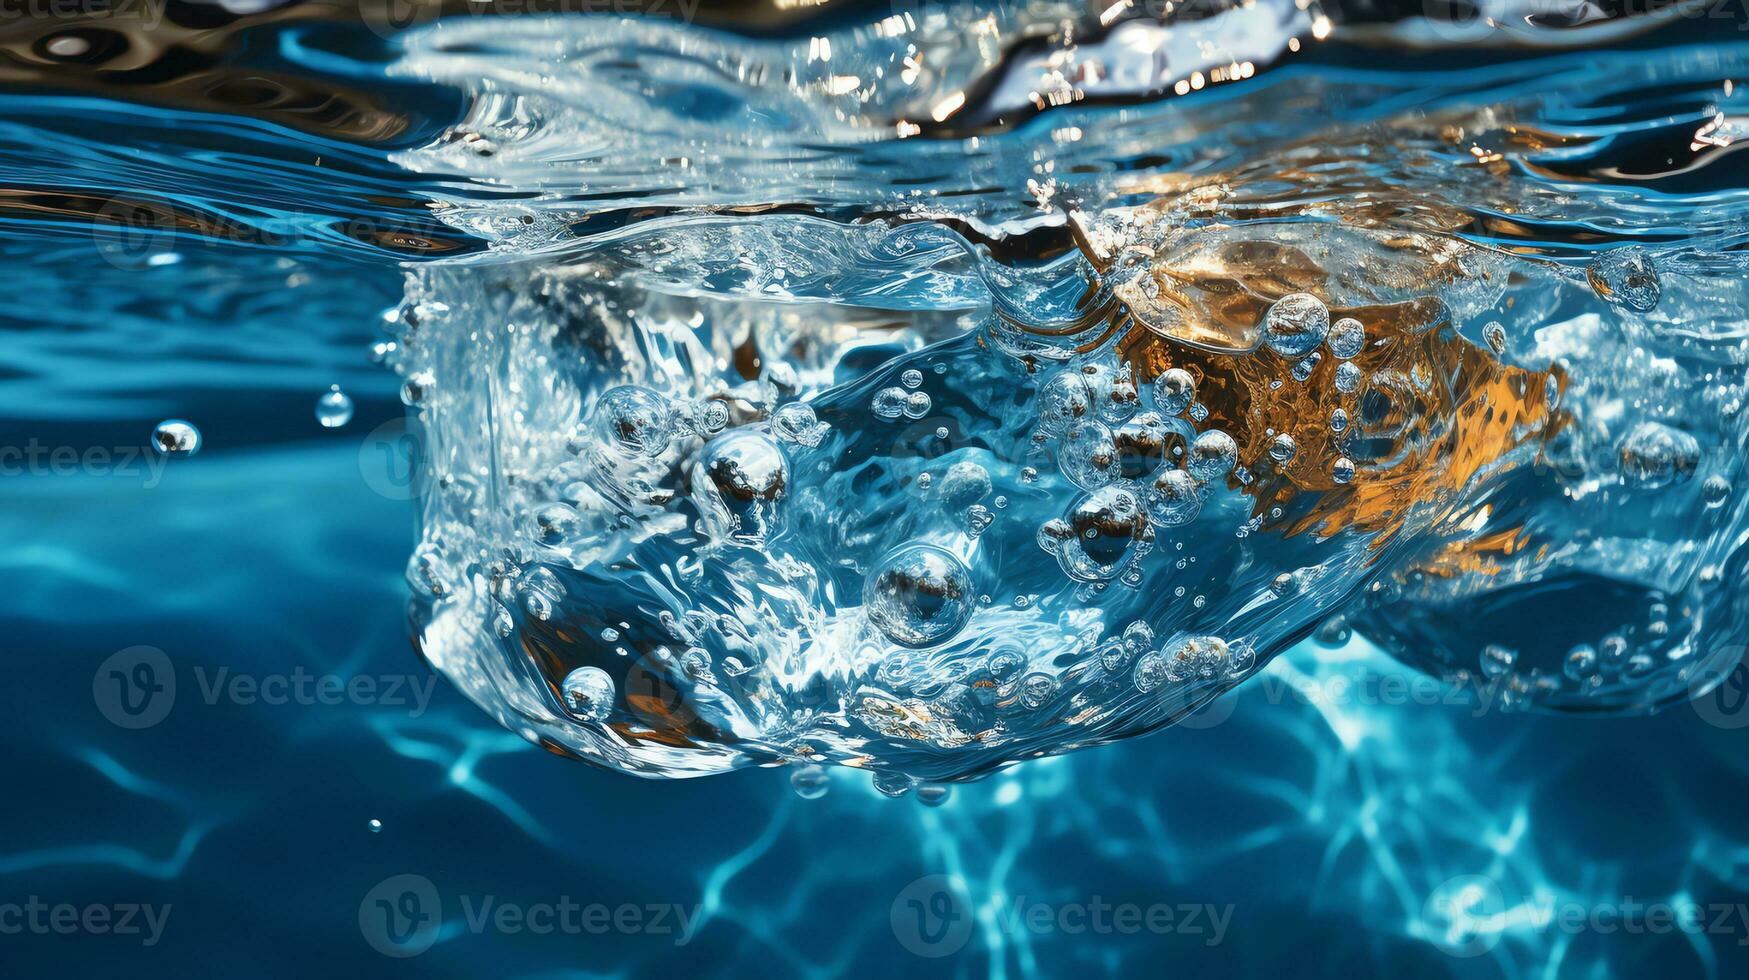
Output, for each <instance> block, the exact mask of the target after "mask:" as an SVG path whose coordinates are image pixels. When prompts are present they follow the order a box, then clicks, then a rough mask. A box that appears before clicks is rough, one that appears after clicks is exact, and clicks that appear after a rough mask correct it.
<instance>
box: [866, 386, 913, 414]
mask: <svg viewBox="0 0 1749 980" xmlns="http://www.w3.org/2000/svg"><path fill="white" fill-rule="evenodd" d="M907 397H908V396H907V395H906V394H905V389H903V388H899V387H892V388H882V389H881V390H880V391H877V392H875V395H874V400H873V401H872V402H870V403H869V411H871V412H873V413H874V414H875V417H877V418H883V419H896V418H898V417H899V416H901V415H904V414H905V399H906V398H907Z"/></svg>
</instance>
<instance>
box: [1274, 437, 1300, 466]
mask: <svg viewBox="0 0 1749 980" xmlns="http://www.w3.org/2000/svg"><path fill="white" fill-rule="evenodd" d="M1294 451H1295V447H1294V437H1293V436H1290V435H1288V434H1287V433H1285V432H1279V433H1276V436H1275V438H1274V439H1271V440H1270V441H1269V458H1270V459H1273V460H1275V461H1276V462H1277V463H1286V462H1289V461H1290V460H1292V459H1293V458H1294Z"/></svg>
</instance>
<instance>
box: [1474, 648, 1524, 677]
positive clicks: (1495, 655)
mask: <svg viewBox="0 0 1749 980" xmlns="http://www.w3.org/2000/svg"><path fill="white" fill-rule="evenodd" d="M1481 661H1482V673H1483V674H1486V675H1487V676H1489V677H1500V676H1502V675H1504V674H1508V673H1511V671H1512V668H1513V666H1514V665H1515V664H1517V663H1518V653H1517V651H1514V650H1509V649H1507V648H1506V647H1503V646H1500V645H1499V644H1497V643H1490V644H1488V645H1487V646H1485V647H1483V648H1482V657H1481Z"/></svg>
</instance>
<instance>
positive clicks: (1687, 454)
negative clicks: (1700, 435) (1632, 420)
mask: <svg viewBox="0 0 1749 980" xmlns="http://www.w3.org/2000/svg"><path fill="white" fill-rule="evenodd" d="M1616 462H1617V463H1618V464H1619V465H1620V469H1621V478H1622V482H1624V483H1626V484H1628V485H1629V486H1633V487H1638V488H1640V489H1642V490H1656V489H1659V488H1661V487H1667V486H1669V485H1671V484H1673V483H1680V482H1682V481H1684V480H1687V479H1688V478H1689V477H1691V476H1693V475H1694V471H1695V468H1696V467H1698V466H1699V465H1700V442H1699V440H1697V439H1695V437H1694V436H1691V435H1689V434H1688V433H1686V432H1684V431H1682V430H1681V429H1673V428H1671V427H1670V426H1668V425H1665V424H1663V423H1662V422H1641V423H1640V424H1638V425H1636V426H1634V428H1633V429H1632V430H1631V431H1629V432H1628V434H1627V435H1625V436H1623V437H1622V439H1621V442H1619V443H1617V445H1616Z"/></svg>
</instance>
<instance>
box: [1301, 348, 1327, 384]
mask: <svg viewBox="0 0 1749 980" xmlns="http://www.w3.org/2000/svg"><path fill="white" fill-rule="evenodd" d="M1323 360H1324V355H1322V354H1320V353H1318V352H1317V351H1313V352H1311V353H1310V354H1307V355H1306V356H1305V357H1303V358H1301V359H1300V360H1299V361H1297V362H1295V364H1294V369H1293V376H1294V380H1295V381H1305V380H1306V379H1307V378H1310V377H1311V376H1312V372H1313V371H1316V370H1318V364H1319V363H1320V362H1322V361H1323Z"/></svg>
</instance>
